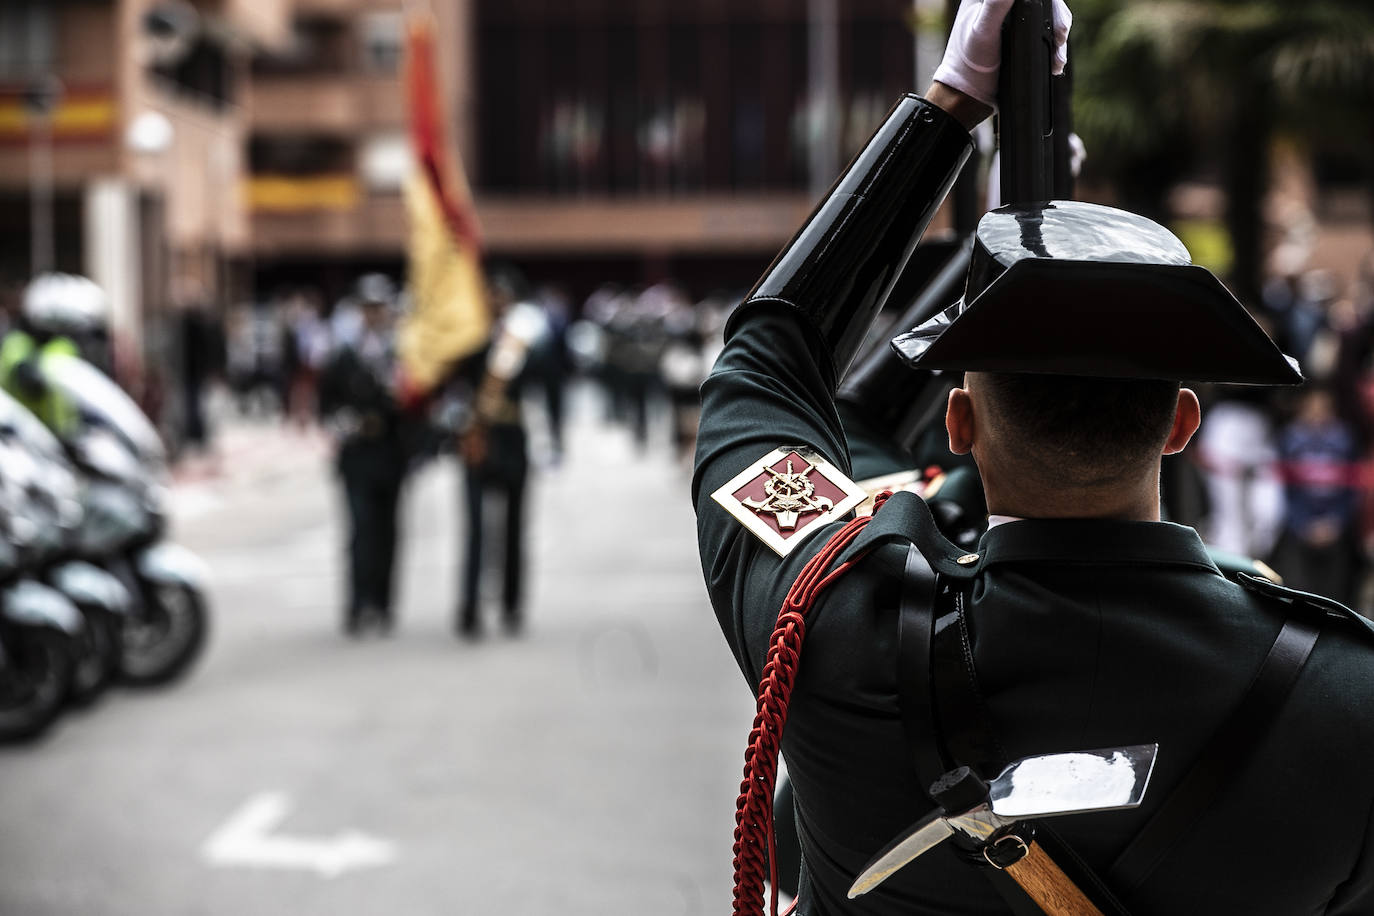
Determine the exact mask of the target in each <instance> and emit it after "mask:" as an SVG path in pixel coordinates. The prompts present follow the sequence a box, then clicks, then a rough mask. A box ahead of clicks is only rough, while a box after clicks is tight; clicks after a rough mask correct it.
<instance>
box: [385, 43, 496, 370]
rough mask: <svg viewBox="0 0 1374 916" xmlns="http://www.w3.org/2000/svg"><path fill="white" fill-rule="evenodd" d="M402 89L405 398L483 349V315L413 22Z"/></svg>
mask: <svg viewBox="0 0 1374 916" xmlns="http://www.w3.org/2000/svg"><path fill="white" fill-rule="evenodd" d="M405 80H406V82H405V85H406V95H407V102H408V103H409V109H410V141H411V149H412V153H413V155H414V157H415V170H414V172H413V174H412V175H411V176H410V178H409V180H408V181H407V182H406V187H405V202H406V214H407V217H408V219H409V221H410V240H409V250H408V252H407V257H408V261H409V284H410V295H411V308H410V311H409V312H408V313H407V314H406V316H405V317H404V318H403V319H402V321H401V326H400V328H399V332H398V338H397V347H398V351H399V355H400V359H401V367H402V371H403V372H404V373H405V378H406V384H407V387H408V388H409V389H410V391H411V392H412V393H413V394H423V393H426V392H428V391H430V390H431V389H433V388H434V386H435V385H437V384H438V383H439V382H440V381H442V380H443V378H444V376H445V375H446V374H447V372H448V371H449V369H450V367H451V366H452V365H453V363H454V362H455V361H457V360H459V359H462V358H463V357H465V356H467V355H469V354H471V353H474V352H476V351H477V350H479V349H480V348H481V347H482V346H483V344H485V343H486V341H487V335H488V334H489V333H490V330H491V311H490V308H489V307H488V304H487V291H486V283H485V280H484V278H483V275H482V236H481V230H480V228H479V226H478V224H477V215H476V213H475V212H474V209H473V205H472V194H471V191H470V190H469V189H468V183H467V177H466V175H465V174H464V173H463V167H462V163H461V162H460V161H459V159H458V157H457V156H456V155H454V154H452V153H451V152H450V151H449V149H448V143H447V136H448V135H447V134H446V132H445V124H446V120H445V118H444V117H443V115H442V104H443V96H442V93H441V91H440V88H439V79H438V73H437V70H436V68H435V60H434V29H433V26H432V23H431V20H430V19H429V18H428V17H427V16H413V17H412V18H411V21H410V22H409V24H408V30H407V36H406V73H405Z"/></svg>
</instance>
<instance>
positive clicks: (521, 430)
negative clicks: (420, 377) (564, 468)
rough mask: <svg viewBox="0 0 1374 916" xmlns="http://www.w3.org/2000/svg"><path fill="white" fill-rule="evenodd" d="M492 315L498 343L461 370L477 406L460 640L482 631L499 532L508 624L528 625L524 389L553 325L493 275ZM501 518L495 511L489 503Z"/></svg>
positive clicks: (467, 449)
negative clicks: (488, 561)
mask: <svg viewBox="0 0 1374 916" xmlns="http://www.w3.org/2000/svg"><path fill="white" fill-rule="evenodd" d="M488 291H489V296H490V298H489V302H490V304H491V312H492V319H493V325H492V336H491V343H490V344H489V345H488V346H487V347H486V348H485V349H483V350H482V351H480V352H479V353H477V354H475V355H474V356H472V357H470V358H468V359H466V360H464V361H463V362H462V363H461V364H460V365H459V367H458V369H457V371H456V373H455V376H456V377H455V380H454V385H455V387H457V388H458V389H460V391H459V393H458V397H459V400H460V401H462V402H463V403H466V404H467V405H468V406H469V409H468V412H467V421H466V423H465V426H464V429H463V430H462V432H461V433H460V436H459V440H458V456H459V459H460V460H461V461H462V464H463V477H464V481H465V487H464V501H465V504H466V512H465V518H466V520H467V524H466V526H465V528H464V539H465V540H464V544H465V550H464V555H463V563H462V582H461V584H460V586H459V588H460V592H459V600H458V609H457V613H456V614H455V619H454V626H455V629H456V630H457V632H458V635H460V636H462V637H463V638H465V639H475V638H477V637H478V636H480V635H481V634H482V630H483V626H482V616H483V615H482V604H481V602H482V579H483V567H484V565H485V564H484V559H485V558H486V557H489V556H491V554H490V552H489V551H490V550H491V545H489V544H488V543H487V541H488V534H490V533H494V532H499V534H500V537H499V540H500V546H499V550H500V551H501V553H500V556H501V582H500V604H501V623H502V626H503V627H505V629H506V631H507V632H509V633H515V632H518V631H519V630H520V628H521V626H522V625H523V623H524V584H525V583H524V580H525V550H524V543H525V535H524V520H525V485H526V482H527V479H528V477H529V465H530V460H529V442H528V437H527V435H526V432H525V418H524V410H523V407H522V405H521V387H522V385H523V384H524V382H525V381H526V379H527V378H528V377H529V375H530V374H531V373H536V372H537V371H538V369H539V366H540V360H541V359H542V358H544V356H545V352H546V350H545V345H546V343H547V340H548V336H549V335H548V321H547V319H546V318H545V315H544V311H543V309H541V308H540V307H539V306H537V305H535V304H533V303H531V302H527V301H524V300H523V298H522V296H523V293H524V290H523V288H522V286H521V281H520V280H519V279H518V278H517V277H516V276H515V275H514V274H511V273H509V272H504V271H497V272H493V274H492V276H491V277H490V278H489V281H488ZM489 501H490V502H495V503H499V504H500V506H499V509H498V510H497V511H498V512H499V513H500V514H499V515H498V516H497V517H496V518H492V517H491V516H490V515H488V514H487V511H488V510H487V506H488V503H489Z"/></svg>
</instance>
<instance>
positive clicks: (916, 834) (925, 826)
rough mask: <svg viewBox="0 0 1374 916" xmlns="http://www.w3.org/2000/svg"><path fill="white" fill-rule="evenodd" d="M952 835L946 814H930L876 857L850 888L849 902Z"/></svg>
mask: <svg viewBox="0 0 1374 916" xmlns="http://www.w3.org/2000/svg"><path fill="white" fill-rule="evenodd" d="M952 833H954V829H953V828H952V827H950V826H949V822H948V821H946V820H945V817H944V812H943V811H940V810H938V809H937V810H935V811H932V812H931V813H930V814H927V815H926V816H925V817H923V818H922V819H921V820H919V821H917V822H916V823H915V824H912V825H911V827H910V828H908V829H907V830H906V831H905V832H903V833H901V834H898V836H897V839H895V840H893V841H892V842H891V843H889V844H888V846H887V848H886V849H884V850H883V851H882V852H880V853H878V854H877V855H876V856H874V857H873V861H871V862H869V863H868V865H867V866H865V867H864V870H863V871H862V872H860V874H859V877H858V878H856V879H855V880H854V884H853V885H852V886H851V887H850V888H849V899H850V900H853V899H854V898H855V897H858V896H860V895H862V894H866V893H868V892H869V891H871V890H873V888H875V887H877V886H878V885H879V884H882V883H883V882H884V881H886V880H887V878H888V876H890V875H891V874H892V873H893V872H895V871H897V870H898V869H900V868H901V867H902V866H903V865H906V863H908V862H910V861H911V860H912V859H914V858H916V857H917V856H919V855H920V854H921V853H923V852H925V851H926V850H928V849H930V848H931V847H933V846H938V845H939V844H940V843H942V842H944V841H945V840H947V839H949V837H950V835H951V834H952Z"/></svg>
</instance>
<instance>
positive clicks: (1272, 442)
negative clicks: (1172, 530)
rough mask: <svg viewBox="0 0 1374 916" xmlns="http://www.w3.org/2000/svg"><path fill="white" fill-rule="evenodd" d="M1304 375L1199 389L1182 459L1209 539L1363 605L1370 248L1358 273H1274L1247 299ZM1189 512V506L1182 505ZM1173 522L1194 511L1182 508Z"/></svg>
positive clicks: (1370, 463) (1372, 323) (1370, 466)
mask: <svg viewBox="0 0 1374 916" xmlns="http://www.w3.org/2000/svg"><path fill="white" fill-rule="evenodd" d="M1254 312H1255V313H1256V317H1257V318H1258V319H1259V321H1260V323H1261V324H1262V325H1264V326H1265V328H1266V330H1268V331H1269V332H1270V334H1271V336H1272V337H1273V338H1274V339H1275V340H1276V341H1277V342H1278V344H1279V346H1280V348H1281V349H1282V350H1283V351H1284V352H1285V353H1287V354H1288V355H1290V356H1292V357H1293V358H1295V359H1297V360H1298V362H1299V364H1300V365H1301V367H1302V371H1303V374H1304V375H1305V376H1306V377H1307V379H1308V381H1307V384H1305V385H1303V386H1302V387H1301V388H1298V389H1292V390H1283V389H1277V390H1276V389H1262V388H1253V389H1250V388H1239V387H1227V388H1218V389H1215V390H1213V391H1210V392H1204V393H1203V394H1204V414H1203V425H1202V430H1201V432H1200V435H1199V438H1198V441H1197V443H1196V445H1195V446H1194V447H1193V448H1192V449H1190V450H1189V452H1190V453H1191V454H1190V455H1189V459H1190V460H1191V462H1192V464H1193V466H1195V467H1196V469H1197V471H1198V472H1200V478H1201V480H1202V482H1203V487H1202V488H1201V492H1200V493H1199V494H1198V495H1199V496H1200V497H1201V499H1200V500H1199V501H1198V503H1197V505H1196V506H1195V510H1194V512H1195V513H1196V514H1197V515H1199V516H1200V522H1199V527H1200V529H1201V531H1202V534H1203V536H1204V538H1205V539H1206V540H1207V541H1208V543H1210V544H1212V545H1214V546H1216V547H1219V548H1221V549H1223V550H1227V551H1231V552H1234V553H1238V554H1244V555H1246V556H1251V557H1255V558H1257V559H1261V560H1264V561H1266V562H1268V563H1269V564H1270V565H1271V566H1272V567H1273V568H1274V569H1275V570H1276V571H1277V572H1278V573H1279V574H1280V575H1282V576H1283V577H1284V579H1285V582H1286V584H1288V585H1290V586H1293V587H1295V588H1298V589H1303V590H1309V591H1313V592H1316V593H1319V594H1322V595H1326V596H1328V597H1331V598H1334V599H1336V600H1338V601H1341V602H1343V603H1346V604H1349V605H1350V606H1352V607H1355V608H1361V609H1366V610H1367V609H1368V608H1369V606H1370V603H1371V602H1370V596H1369V595H1368V594H1366V592H1367V588H1368V587H1367V585H1366V580H1367V578H1368V572H1369V570H1370V568H1371V561H1374V254H1371V255H1370V256H1368V257H1367V258H1366V259H1365V260H1364V263H1363V266H1362V269H1361V271H1360V273H1359V275H1358V276H1356V277H1353V278H1341V277H1338V276H1336V275H1334V274H1332V273H1330V272H1328V271H1324V270H1308V271H1304V272H1293V273H1289V274H1284V275H1279V276H1275V277H1273V278H1272V279H1270V281H1269V282H1268V283H1267V284H1266V286H1265V289H1264V299H1263V302H1262V303H1260V304H1259V306H1258V307H1257V308H1255V309H1254ZM1181 514H1183V515H1189V514H1194V513H1188V512H1185V513H1181ZM1179 520H1180V521H1194V519H1190V518H1186V517H1185V518H1180V519H1179Z"/></svg>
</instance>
